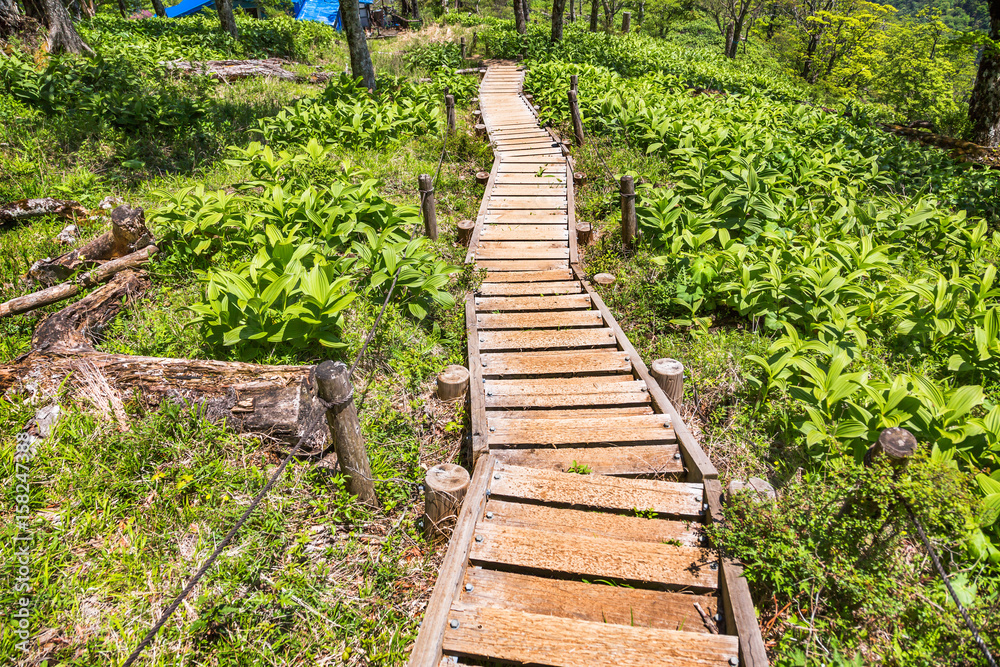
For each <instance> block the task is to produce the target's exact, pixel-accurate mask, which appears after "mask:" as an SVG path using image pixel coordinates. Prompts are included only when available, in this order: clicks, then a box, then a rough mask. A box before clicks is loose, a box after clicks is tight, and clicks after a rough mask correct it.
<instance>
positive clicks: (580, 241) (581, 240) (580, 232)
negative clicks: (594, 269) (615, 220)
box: [576, 222, 608, 275]
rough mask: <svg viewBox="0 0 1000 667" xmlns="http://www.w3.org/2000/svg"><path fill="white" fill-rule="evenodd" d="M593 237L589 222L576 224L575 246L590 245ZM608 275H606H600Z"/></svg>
mask: <svg viewBox="0 0 1000 667" xmlns="http://www.w3.org/2000/svg"><path fill="white" fill-rule="evenodd" d="M592 237H593V229H592V228H591V226H590V223H589V222H577V223H576V244H577V245H587V244H588V243H590V239H591V238H592ZM601 275H608V274H601Z"/></svg>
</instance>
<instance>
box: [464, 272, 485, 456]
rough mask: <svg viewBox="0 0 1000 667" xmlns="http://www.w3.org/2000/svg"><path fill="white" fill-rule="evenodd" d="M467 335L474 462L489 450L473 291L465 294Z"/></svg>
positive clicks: (470, 419)
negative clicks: (481, 388)
mask: <svg viewBox="0 0 1000 667" xmlns="http://www.w3.org/2000/svg"><path fill="white" fill-rule="evenodd" d="M465 335H466V345H467V350H468V354H469V369H470V370H469V387H470V391H469V421H470V426H471V427H472V429H471V430H472V433H471V436H472V437H471V439H472V462H473V464H475V462H476V461H477V460H479V457H480V456H482V455H483V454H485V453H487V452H488V451H489V444H488V441H487V430H486V429H487V427H488V424H487V421H486V403H485V399H486V397H485V396H484V395H483V392H482V391H481V390H480V389H479V388H480V387H482V386H483V364H482V362H481V361H480V358H479V354H480V353H479V336H478V335H477V333H476V306H475V297H474V296H473V295H472V293H471V292H470V293H468V294H466V296H465Z"/></svg>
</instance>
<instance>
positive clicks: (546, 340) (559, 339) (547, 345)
mask: <svg viewBox="0 0 1000 667" xmlns="http://www.w3.org/2000/svg"><path fill="white" fill-rule="evenodd" d="M609 346H610V347H616V346H617V341H615V335H614V333H612V331H611V329H607V328H602V329H569V330H565V331H557V330H553V329H526V330H522V331H480V332H479V349H480V350H483V351H484V352H490V351H494V350H553V349H562V348H582V347H609Z"/></svg>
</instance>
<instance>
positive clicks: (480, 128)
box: [474, 123, 486, 137]
mask: <svg viewBox="0 0 1000 667" xmlns="http://www.w3.org/2000/svg"><path fill="white" fill-rule="evenodd" d="M474 129H475V130H476V134H477V135H478V136H480V137H485V136H486V126H485V125H484V124H482V123H476V127H475V128H474Z"/></svg>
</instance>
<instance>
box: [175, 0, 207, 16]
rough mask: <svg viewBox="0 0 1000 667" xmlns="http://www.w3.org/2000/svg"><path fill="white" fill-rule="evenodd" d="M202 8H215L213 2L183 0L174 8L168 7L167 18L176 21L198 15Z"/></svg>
mask: <svg viewBox="0 0 1000 667" xmlns="http://www.w3.org/2000/svg"><path fill="white" fill-rule="evenodd" d="M202 7H215V2H213V0H181V2H180V3H179V4H176V5H174V6H173V7H167V18H171V19H176V18H180V17H181V16H191V15H192V14H196V13H198V10H200V9H201V8H202Z"/></svg>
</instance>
